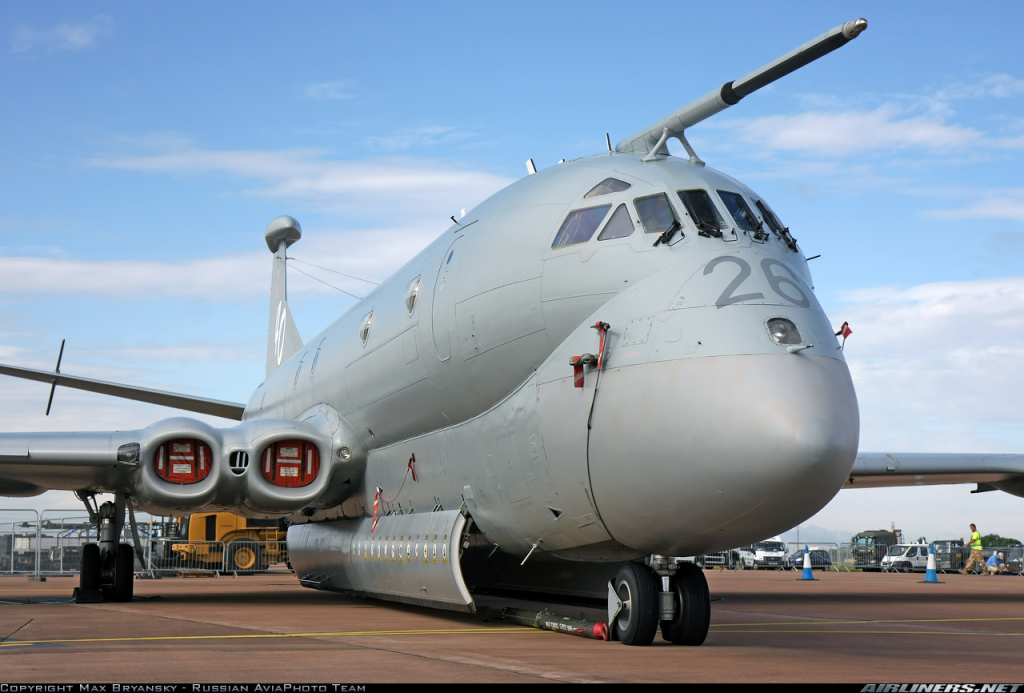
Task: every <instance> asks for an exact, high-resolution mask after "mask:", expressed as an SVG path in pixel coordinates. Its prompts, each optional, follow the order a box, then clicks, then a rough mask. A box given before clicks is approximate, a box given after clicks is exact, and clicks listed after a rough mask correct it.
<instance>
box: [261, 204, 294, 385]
mask: <svg viewBox="0 0 1024 693" xmlns="http://www.w3.org/2000/svg"><path fill="white" fill-rule="evenodd" d="M300 238H302V227H301V226H299V222H297V221H296V220H295V219H293V218H292V217H288V216H284V217H277V218H276V219H274V220H273V221H271V222H270V223H269V224H267V233H266V239H267V247H268V248H270V252H272V253H273V254H274V269H273V274H272V275H271V282H270V329H269V331H268V334H267V375H270V374H271V373H273V372H274V371H275V370H277V367H278V366H280V365H281V364H282V363H284V362H285V361H287V360H288V359H289V358H291V357H292V356H293V355H295V352H297V351H298V350H299V349H301V348H302V338H301V337H299V330H298V328H297V327H295V321H294V320H292V314H291V311H289V310H288V267H287V264H286V262H285V252H286V250H287V248H288V246H290V245H291V244H292V243H294V242H295V241H297V240H299V239H300Z"/></svg>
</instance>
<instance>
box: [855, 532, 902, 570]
mask: <svg viewBox="0 0 1024 693" xmlns="http://www.w3.org/2000/svg"><path fill="white" fill-rule="evenodd" d="M852 543H853V566H854V567H855V568H860V569H861V570H864V571H867V572H871V571H879V570H881V569H882V559H883V558H884V557H885V556H887V555H888V553H889V547H890V546H892V545H893V544H896V543H899V531H898V530H897V531H892V532H890V531H889V530H885V529H879V530H869V531H866V532H860V533H858V534H855V535H853V540H852Z"/></svg>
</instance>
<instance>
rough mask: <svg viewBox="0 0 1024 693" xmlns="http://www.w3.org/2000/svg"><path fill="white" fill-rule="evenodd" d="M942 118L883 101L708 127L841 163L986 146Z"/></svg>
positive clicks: (750, 142) (743, 141)
mask: <svg viewBox="0 0 1024 693" xmlns="http://www.w3.org/2000/svg"><path fill="white" fill-rule="evenodd" d="M944 120H945V119H944V117H943V116H941V115H939V114H935V113H927V114H917V115H915V114H912V113H908V112H907V108H906V107H904V106H902V105H900V104H897V103H888V104H883V105H882V106H879V107H878V108H876V109H874V110H872V111H856V110H847V111H809V112H806V113H797V114H795V115H775V116H765V117H762V118H752V119H736V120H726V121H723V122H720V123H708V124H707V127H715V128H718V129H721V130H726V131H728V133H729V134H730V136H731V137H732V138H734V141H733V143H734V144H739V145H746V146H752V147H757V148H758V149H769V150H775V151H784V152H793V153H798V154H803V155H807V156H824V157H829V158H840V159H844V158H856V157H859V156H863V155H864V153H865V152H870V151H896V150H904V149H917V150H924V151H926V152H929V153H947V152H950V151H961V150H966V149H969V148H970V147H974V146H978V145H980V144H982V143H983V142H985V136H984V135H983V134H982V133H980V132H978V131H977V130H973V129H971V128H967V127H963V126H960V125H950V124H947V123H945V122H944Z"/></svg>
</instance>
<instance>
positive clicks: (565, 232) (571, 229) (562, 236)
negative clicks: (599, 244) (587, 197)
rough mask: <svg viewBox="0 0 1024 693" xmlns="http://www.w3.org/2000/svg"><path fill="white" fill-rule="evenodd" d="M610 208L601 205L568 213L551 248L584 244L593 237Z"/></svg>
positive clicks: (609, 206)
mask: <svg viewBox="0 0 1024 693" xmlns="http://www.w3.org/2000/svg"><path fill="white" fill-rule="evenodd" d="M611 208H612V206H611V205H601V206H600V207H588V208H587V209H576V210H573V211H572V212H569V216H567V217H566V218H565V221H563V222H562V227H561V228H560V229H558V233H557V234H556V235H555V241H554V243H552V244H551V247H552V248H561V247H563V246H567V245H573V244H575V243H586V242H587V241H589V240H590V239H591V237H593V235H594V232H595V231H597V227H599V226H600V225H601V222H602V221H604V218H605V216H607V214H608V210H609V209H611Z"/></svg>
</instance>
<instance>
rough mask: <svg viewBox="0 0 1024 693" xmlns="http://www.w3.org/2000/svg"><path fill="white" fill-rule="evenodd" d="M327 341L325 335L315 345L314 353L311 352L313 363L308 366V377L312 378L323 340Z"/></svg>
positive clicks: (322, 346)
mask: <svg viewBox="0 0 1024 693" xmlns="http://www.w3.org/2000/svg"><path fill="white" fill-rule="evenodd" d="M326 341H327V337H324V338H323V339H321V340H320V343H319V344H318V345H317V347H316V353H315V354H313V363H312V365H310V367H309V377H310V378H312V377H313V374H314V373H316V364H317V362H318V361H319V360H320V350H321V349H323V348H324V342H326Z"/></svg>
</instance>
